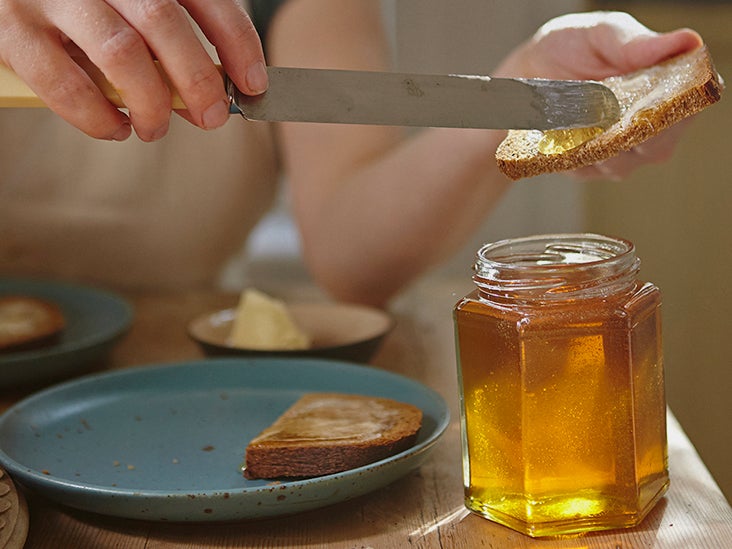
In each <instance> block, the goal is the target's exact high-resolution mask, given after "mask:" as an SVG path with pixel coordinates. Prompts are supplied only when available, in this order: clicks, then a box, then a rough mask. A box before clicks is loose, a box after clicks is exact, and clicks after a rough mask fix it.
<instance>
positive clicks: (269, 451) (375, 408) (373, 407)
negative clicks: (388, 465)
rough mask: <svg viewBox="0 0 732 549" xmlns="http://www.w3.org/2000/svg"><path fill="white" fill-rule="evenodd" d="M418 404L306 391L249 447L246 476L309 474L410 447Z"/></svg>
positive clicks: (417, 426) (417, 425)
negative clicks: (306, 392)
mask: <svg viewBox="0 0 732 549" xmlns="http://www.w3.org/2000/svg"><path fill="white" fill-rule="evenodd" d="M421 425H422V411H421V410H420V409H419V408H417V407H416V406H412V405H411V404H406V403H403V402H397V401H395V400H391V399H387V398H379V397H370V396H360V395H351V394H340V393H308V394H306V395H304V396H303V397H301V398H300V399H299V400H298V401H297V402H295V403H294V404H293V405H292V406H291V407H290V408H289V409H288V410H286V411H285V412H284V413H283V414H282V415H281V416H280V417H279V418H278V419H277V420H276V421H275V422H274V423H273V424H272V425H271V426H269V427H267V428H266V429H265V430H264V431H262V432H261V433H260V434H259V435H258V436H257V437H256V438H254V439H253V440H252V441H251V442H250V443H249V445H248V446H247V449H246V465H245V469H244V476H246V477H247V478H250V479H251V478H306V477H316V476H322V475H327V474H331V473H337V472H340V471H347V470H348V469H354V468H356V467H360V466H362V465H367V464H369V463H373V462H375V461H378V460H380V459H384V458H386V457H389V456H391V455H394V454H396V453H398V452H401V451H403V450H406V449H407V448H409V447H411V446H412V445H413V444H414V442H415V440H416V438H417V433H418V432H419V429H420V427H421Z"/></svg>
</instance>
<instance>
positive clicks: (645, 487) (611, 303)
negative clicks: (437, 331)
mask: <svg viewBox="0 0 732 549" xmlns="http://www.w3.org/2000/svg"><path fill="white" fill-rule="evenodd" d="M639 266H640V261H639V260H638V258H637V257H636V253H635V247H634V246H633V244H632V243H631V242H628V241H626V240H623V239H616V238H609V237H605V236H601V235H594V234H560V235H545V236H535V237H527V238H520V239H513V240H506V241H501V242H497V243H493V244H488V245H485V246H484V247H482V248H481V249H480V250H479V252H478V254H477V261H476V264H475V274H474V277H473V279H474V281H475V284H476V289H475V290H474V291H473V292H471V293H470V294H468V295H467V296H466V297H465V298H463V299H462V300H460V301H459V302H458V303H457V305H456V307H455V310H454V320H455V329H456V348H457V356H458V373H459V378H460V391H461V421H462V441H463V472H464V484H465V503H466V505H467V507H468V508H469V509H470V510H472V511H474V512H476V513H478V514H480V515H483V516H485V517H487V518H489V519H491V520H493V521H495V522H498V523H501V524H504V525H506V526H508V527H510V528H513V529H515V530H518V531H520V532H523V533H525V534H528V535H530V536H535V537H538V536H556V535H566V534H577V533H581V532H587V531H591V530H604V529H611V528H619V527H629V526H634V525H636V524H638V523H640V521H641V520H642V519H643V518H644V517H645V516H646V514H647V513H648V512H649V511H650V510H651V508H652V507H653V506H654V505H655V503H656V502H657V501H658V500H659V499H660V498H661V496H662V495H663V494H664V493H665V491H666V489H667V487H668V465H667V444H666V403H665V394H664V376H663V363H662V351H661V316H660V304H661V296H660V292H659V290H658V289H657V288H656V287H655V286H654V285H653V284H650V283H647V282H646V283H643V282H640V281H639V280H637V278H636V275H637V273H638V270H639Z"/></svg>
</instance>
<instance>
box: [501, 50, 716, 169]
mask: <svg viewBox="0 0 732 549" xmlns="http://www.w3.org/2000/svg"><path fill="white" fill-rule="evenodd" d="M602 83H603V84H605V85H606V86H607V87H608V88H610V89H611V90H612V91H613V93H615V95H616V96H617V98H618V101H619V103H620V111H621V115H620V119H619V120H618V121H617V122H616V123H615V124H613V125H612V126H611V127H609V128H608V129H607V130H605V131H602V132H600V133H599V134H597V135H596V136H595V137H592V138H590V139H589V140H587V141H585V142H583V143H581V144H579V145H578V146H575V147H573V148H567V149H566V150H562V149H561V148H559V149H558V150H557V151H556V152H554V151H552V153H550V154H545V153H544V152H542V148H544V147H542V145H543V144H544V143H546V141H543V140H545V139H546V136H545V134H544V132H541V131H539V130H511V131H509V132H508V136H507V137H506V138H505V139H504V140H503V142H502V143H501V144H500V145H499V146H498V149H497V150H496V161H497V163H498V168H499V169H500V170H501V171H502V172H503V173H504V174H506V175H507V176H508V177H509V178H511V179H521V178H524V177H533V176H536V175H540V174H543V173H549V172H558V171H564V170H572V169H575V168H579V167H582V166H588V165H591V164H595V163H597V162H600V161H603V160H607V159H608V158H611V157H613V156H615V155H617V154H619V153H621V152H622V151H627V150H630V149H632V148H633V147H635V146H637V145H639V144H641V143H643V142H644V141H646V140H647V139H649V138H651V137H653V136H654V135H656V134H658V133H660V132H661V131H663V130H664V129H666V128H668V127H669V126H671V125H672V124H675V123H677V122H679V121H681V120H683V119H684V118H687V117H689V116H692V115H693V114H696V113H698V112H699V111H701V110H702V109H705V108H706V107H708V106H710V105H712V104H714V103H716V102H717V101H719V99H720V97H721V94H722V90H723V89H724V83H723V81H722V78H721V77H720V76H719V74H718V73H717V71H716V70H715V68H714V64H713V63H712V59H711V56H710V55H709V51H708V50H707V48H706V47H701V48H699V49H697V50H695V51H693V52H690V53H686V54H683V55H680V56H677V57H674V58H672V59H669V60H668V61H665V62H663V63H660V64H658V65H654V66H652V67H648V68H645V69H642V70H639V71H637V72H634V73H630V74H624V75H620V76H612V77H610V78H606V79H605V80H603V81H602Z"/></svg>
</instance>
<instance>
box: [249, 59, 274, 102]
mask: <svg viewBox="0 0 732 549" xmlns="http://www.w3.org/2000/svg"><path fill="white" fill-rule="evenodd" d="M268 85H269V78H268V77H267V69H266V68H265V66H264V63H262V62H261V61H257V62H256V63H254V65H252V66H251V67H249V70H247V86H249V89H250V90H251V92H252V93H255V94H258V93H264V92H266V91H267V86H268Z"/></svg>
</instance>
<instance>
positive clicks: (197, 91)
mask: <svg viewBox="0 0 732 549" xmlns="http://www.w3.org/2000/svg"><path fill="white" fill-rule="evenodd" d="M107 1H109V2H110V4H111V5H112V6H114V7H115V9H117V10H118V11H119V13H120V14H121V15H122V16H123V17H124V18H125V19H126V20H127V21H128V22H129V23H130V25H132V26H133V27H134V28H135V29H136V30H137V31H138V32H139V33H140V34H141V35H142V36H143V37H145V41H146V43H147V46H149V48H150V49H151V50H152V51H153V53H154V54H155V56H156V57H157V59H158V60H159V61H160V63H161V65H162V66H163V68H164V69H165V72H166V73H167V74H168V77H169V78H170V80H171V82H172V83H173V85H174V86H175V87H176V89H177V90H178V93H179V94H180V96H181V99H182V100H183V102H184V103H185V105H186V107H187V110H188V112H189V114H190V120H192V121H193V122H194V123H195V124H196V125H198V126H200V127H202V128H206V129H211V128H216V127H219V126H221V125H222V124H224V123H225V122H226V120H227V119H228V116H229V112H228V98H227V95H226V91H225V89H224V83H223V78H222V76H221V74H220V72H219V71H218V69H217V68H216V66H215V65H214V63H213V61H212V60H211V58H210V56H209V55H208V54H207V53H206V50H205V48H204V46H203V44H201V41H200V40H199V39H198V37H197V36H196V34H195V31H194V30H193V27H192V26H191V24H190V22H189V21H188V18H187V16H186V14H185V11H184V10H183V8H182V7H181V5H180V4H178V2H176V1H175V0H107ZM211 5H215V3H213V2H212V3H211Z"/></svg>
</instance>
